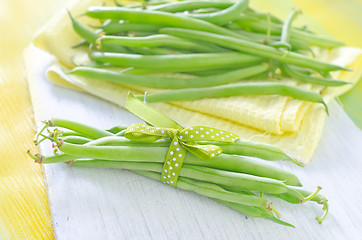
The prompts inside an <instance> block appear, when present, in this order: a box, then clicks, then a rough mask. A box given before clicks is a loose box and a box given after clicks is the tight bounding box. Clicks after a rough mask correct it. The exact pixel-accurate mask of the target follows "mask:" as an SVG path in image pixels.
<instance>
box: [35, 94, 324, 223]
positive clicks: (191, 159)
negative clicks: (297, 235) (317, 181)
mask: <svg viewBox="0 0 362 240" xmlns="http://www.w3.org/2000/svg"><path fill="white" fill-rule="evenodd" d="M126 109H127V110H129V111H130V112H132V113H133V114H134V115H136V116H138V117H139V118H141V119H142V120H144V121H145V122H146V123H147V124H132V125H130V126H115V127H113V128H111V129H109V130H101V129H98V128H95V127H92V126H88V125H85V124H82V123H78V122H73V121H69V120H63V119H57V118H54V119H51V120H50V121H46V122H45V126H44V127H43V128H42V129H41V130H40V131H39V132H38V133H37V134H36V136H35V138H34V142H35V144H36V145H38V144H40V143H42V142H43V141H44V140H50V141H51V142H52V143H53V145H52V147H53V148H54V155H51V156H43V155H41V154H39V153H38V154H35V155H33V154H32V153H31V152H30V151H28V154H29V156H30V157H32V158H33V159H34V160H35V162H37V163H42V164H50V163H59V162H66V163H68V164H70V165H71V166H79V167H96V168H118V169H126V170H130V171H133V172H135V173H138V174H140V175H142V176H145V177H149V178H151V179H155V180H158V181H161V182H163V183H166V184H169V185H172V186H174V187H177V188H179V189H183V190H188V191H193V192H195V193H198V194H200V195H203V196H207V197H210V198H212V199H215V200H216V201H218V202H220V203H222V204H224V205H226V206H228V207H230V208H233V209H235V210H237V211H239V212H241V213H244V214H247V215H249V216H253V217H263V218H267V219H271V220H273V221H275V222H277V223H280V224H284V225H286V226H290V227H294V226H293V225H292V224H290V223H287V222H285V221H283V220H281V219H280V213H279V211H278V210H277V209H276V208H275V206H274V205H273V204H272V202H270V201H269V200H268V199H267V198H266V195H272V196H274V197H278V198H281V199H283V200H285V201H287V202H289V203H293V204H300V203H304V202H307V201H314V202H317V203H319V204H322V205H323V209H324V213H323V214H322V216H321V217H318V218H316V219H317V220H318V222H319V223H322V221H323V220H324V218H325V217H326V215H327V212H328V201H327V199H326V198H325V197H324V196H322V195H320V194H319V191H320V190H321V188H320V187H317V190H316V191H314V192H310V191H307V190H303V189H301V186H302V184H301V183H300V181H299V179H298V178H297V177H296V176H295V175H294V174H292V173H290V172H288V171H285V170H282V169H279V168H276V167H273V166H271V165H269V164H265V163H263V162H262V161H261V162H260V161H256V159H255V158H260V159H263V160H265V161H275V160H292V161H293V159H291V158H290V157H289V156H287V154H285V153H284V152H283V151H282V150H280V149H278V148H276V147H273V146H271V145H268V144H260V143H252V142H249V141H245V140H244V141H242V140H240V139H238V136H237V135H235V134H233V133H231V132H228V131H224V130H219V129H215V128H212V127H208V126H192V127H186V128H184V127H182V126H181V125H179V124H178V123H176V122H175V121H173V120H172V119H170V118H168V117H167V116H165V115H163V114H161V113H159V112H157V111H155V110H154V109H152V108H151V107H149V106H148V105H147V104H145V103H144V102H142V101H140V100H139V99H137V98H136V97H134V96H133V95H132V94H129V97H128V100H127V104H126ZM46 129H47V130H48V134H46V133H45V130H46ZM223 150H224V151H223ZM248 157H253V158H248Z"/></svg>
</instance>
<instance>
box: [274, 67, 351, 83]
mask: <svg viewBox="0 0 362 240" xmlns="http://www.w3.org/2000/svg"><path fill="white" fill-rule="evenodd" d="M279 66H280V69H281V70H282V72H283V73H285V74H286V75H288V76H289V77H292V78H295V79H298V80H300V81H302V82H307V83H313V84H318V85H324V86H329V87H339V86H342V85H345V84H350V82H344V81H341V80H337V79H330V78H320V77H314V76H309V75H306V74H304V73H301V72H299V71H298V70H295V69H293V68H291V67H290V66H288V65H287V64H284V63H280V64H279Z"/></svg>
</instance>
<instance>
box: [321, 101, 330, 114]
mask: <svg viewBox="0 0 362 240" xmlns="http://www.w3.org/2000/svg"><path fill="white" fill-rule="evenodd" d="M321 103H322V104H323V106H324V108H325V110H326V113H327V116H329V111H328V106H327V104H326V102H325V101H322V102H321Z"/></svg>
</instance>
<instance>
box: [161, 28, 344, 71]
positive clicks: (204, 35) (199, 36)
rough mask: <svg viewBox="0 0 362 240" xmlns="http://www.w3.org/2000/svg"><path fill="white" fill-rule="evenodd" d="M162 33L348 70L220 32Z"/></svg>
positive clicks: (282, 59)
mask: <svg viewBox="0 0 362 240" xmlns="http://www.w3.org/2000/svg"><path fill="white" fill-rule="evenodd" d="M160 33H164V34H169V35H174V36H178V37H181V38H187V39H194V40H203V41H205V42H209V43H213V44H217V45H220V46H223V47H227V48H230V49H235V50H238V51H242V52H245V53H249V54H253V55H257V56H261V57H266V58H270V59H274V60H278V61H280V62H285V63H290V64H293V65H296V66H301V67H306V68H311V69H315V70H317V71H324V72H329V71H335V70H346V69H345V68H343V67H340V66H337V65H334V64H330V63H327V62H322V61H319V60H317V59H314V58H311V57H308V56H306V55H302V54H298V53H294V52H288V53H287V54H286V53H285V51H280V50H278V49H275V48H273V47H271V46H267V45H263V44H257V43H253V42H249V41H245V40H242V39H237V38H235V37H229V36H224V35H220V34H214V33H208V32H202V31H195V30H189V29H182V28H163V29H161V30H160Z"/></svg>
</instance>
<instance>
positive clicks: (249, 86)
mask: <svg viewBox="0 0 362 240" xmlns="http://www.w3.org/2000/svg"><path fill="white" fill-rule="evenodd" d="M245 95H247V96H249V95H250V96H251V95H280V96H289V97H292V98H295V99H298V100H302V101H309V102H315V103H321V104H323V105H324V107H325V110H326V112H327V114H328V107H327V104H326V103H325V102H324V100H323V98H322V96H321V95H319V94H318V93H316V92H314V91H312V90H308V89H305V88H301V87H297V86H292V85H288V84H284V83H274V82H255V83H249V82H248V83H234V84H228V85H222V86H216V87H205V88H186V89H177V90H170V91H165V92H160V93H154V94H149V95H147V102H148V103H154V102H172V101H194V100H200V99H203V98H226V97H232V96H245ZM138 98H139V99H141V100H143V96H138Z"/></svg>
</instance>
